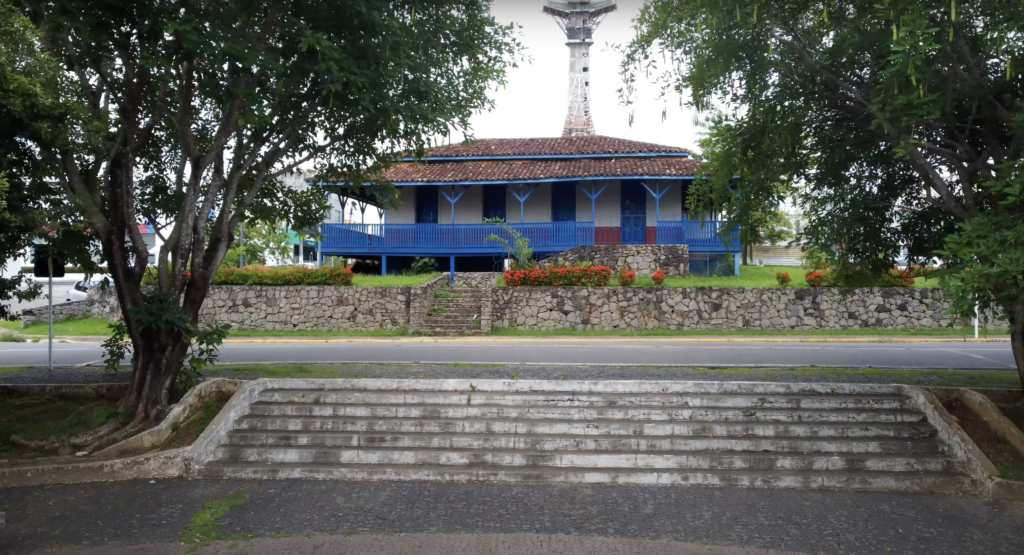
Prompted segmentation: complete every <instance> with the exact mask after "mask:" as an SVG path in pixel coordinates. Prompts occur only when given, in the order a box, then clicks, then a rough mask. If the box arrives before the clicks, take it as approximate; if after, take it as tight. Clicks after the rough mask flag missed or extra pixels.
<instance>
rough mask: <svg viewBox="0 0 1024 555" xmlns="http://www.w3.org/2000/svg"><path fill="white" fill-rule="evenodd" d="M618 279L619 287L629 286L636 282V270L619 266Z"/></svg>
mask: <svg viewBox="0 0 1024 555" xmlns="http://www.w3.org/2000/svg"><path fill="white" fill-rule="evenodd" d="M618 281H619V287H629V286H630V285H633V284H634V283H636V272H634V271H633V270H626V269H623V268H619V273H618Z"/></svg>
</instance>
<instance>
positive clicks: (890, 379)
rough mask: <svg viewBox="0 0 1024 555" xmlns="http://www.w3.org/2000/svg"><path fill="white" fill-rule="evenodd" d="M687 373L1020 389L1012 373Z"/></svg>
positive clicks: (733, 370)
mask: <svg viewBox="0 0 1024 555" xmlns="http://www.w3.org/2000/svg"><path fill="white" fill-rule="evenodd" d="M690 370H691V371H693V372H702V373H707V374H710V375H718V376H730V377H733V378H735V377H743V378H749V379H751V380H753V381H765V382H788V381H804V382H806V381H813V382H818V383H829V382H862V383H887V384H903V385H921V386H933V387H978V388H997V389H1020V377H1019V376H1018V375H1017V372H1015V371H1013V370H920V369H886V368H692V369H690Z"/></svg>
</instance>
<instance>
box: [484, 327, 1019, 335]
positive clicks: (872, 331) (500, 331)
mask: <svg viewBox="0 0 1024 555" xmlns="http://www.w3.org/2000/svg"><path fill="white" fill-rule="evenodd" d="M1007 333H1008V332H1002V331H992V332H989V333H987V334H983V336H984V335H990V336H996V337H998V336H1002V335H1006V334H1007ZM490 334H491V335H497V336H526V337H529V336H535V337H561V336H581V337H587V336H595V337H605V336H624V337H634V336H635V337H646V336H651V337H688V336H715V337H719V336H740V337H745V336H751V337H771V336H782V337H787V336H809V337H818V336H823V337H832V336H836V337H875V336H879V337H905V336H906V337H972V338H973V337H974V330H973V329H971V330H968V329H956V328H938V329H916V330H908V329H893V328H858V329H844V330H636V331H634V330H605V331H602V330H583V331H579V330H573V329H567V330H525V329H518V328H497V327H496V328H493V329H492V330H491V332H490Z"/></svg>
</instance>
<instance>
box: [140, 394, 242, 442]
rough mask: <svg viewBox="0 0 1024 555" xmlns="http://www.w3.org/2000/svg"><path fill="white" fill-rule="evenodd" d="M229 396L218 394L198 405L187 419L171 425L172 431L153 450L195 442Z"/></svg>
mask: <svg viewBox="0 0 1024 555" xmlns="http://www.w3.org/2000/svg"><path fill="white" fill-rule="evenodd" d="M230 398H231V396H230V395H218V396H216V397H214V398H212V399H209V400H207V401H205V402H204V403H203V404H201V405H199V407H197V408H196V409H195V410H194V411H193V413H192V414H191V415H190V416H189V417H188V418H187V419H185V420H183V421H181V422H179V423H178V424H177V425H176V426H172V430H173V431H172V432H171V435H170V437H168V438H167V439H165V440H164V442H163V443H161V444H160V447H159V448H157V449H154V450H155V451H162V450H164V449H177V448H178V447H188V446H189V445H192V444H193V443H195V441H196V440H197V439H199V436H200V435H201V434H202V433H203V431H204V430H206V427H207V426H209V425H210V422H213V419H214V418H216V417H217V414H218V413H219V412H220V410H221V409H222V408H224V405H226V404H227V403H228V399H230Z"/></svg>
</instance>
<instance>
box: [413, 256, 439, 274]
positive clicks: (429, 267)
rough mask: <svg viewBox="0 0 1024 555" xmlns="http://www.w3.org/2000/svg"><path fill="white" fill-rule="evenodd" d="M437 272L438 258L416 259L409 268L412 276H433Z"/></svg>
mask: <svg viewBox="0 0 1024 555" xmlns="http://www.w3.org/2000/svg"><path fill="white" fill-rule="evenodd" d="M435 272H437V259H436V258H416V259H414V260H413V261H412V266H410V267H409V273H411V274H433V273H435Z"/></svg>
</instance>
